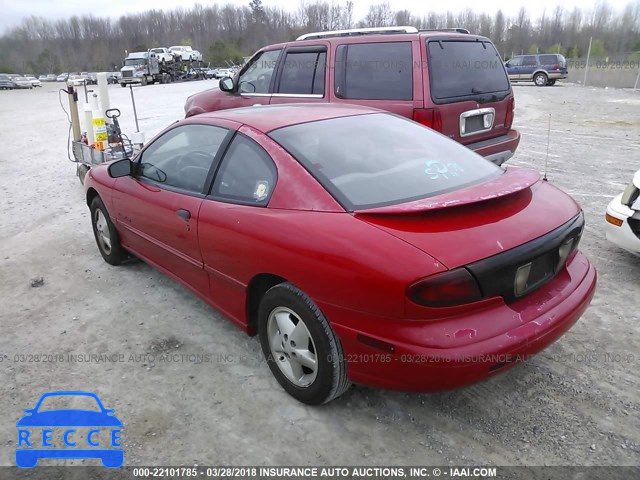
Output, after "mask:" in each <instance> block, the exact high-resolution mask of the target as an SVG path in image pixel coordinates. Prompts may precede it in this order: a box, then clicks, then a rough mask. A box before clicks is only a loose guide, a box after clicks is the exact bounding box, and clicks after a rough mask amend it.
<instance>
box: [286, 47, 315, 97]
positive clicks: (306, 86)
mask: <svg viewBox="0 0 640 480" xmlns="http://www.w3.org/2000/svg"><path fill="white" fill-rule="evenodd" d="M326 62H327V52H325V51H318V52H289V53H287V56H286V57H285V60H284V63H283V65H282V74H281V76H280V82H279V85H278V88H277V90H276V91H277V92H278V93H291V94H298V95H324V72H325V68H326Z"/></svg>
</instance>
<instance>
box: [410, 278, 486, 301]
mask: <svg viewBox="0 0 640 480" xmlns="http://www.w3.org/2000/svg"><path fill="white" fill-rule="evenodd" d="M407 295H408V296H409V298H410V299H411V300H412V301H413V302H415V303H417V304H419V305H424V306H426V307H453V306H456V305H464V304H466V303H472V302H477V301H478V300H482V293H481V292H480V287H479V286H478V283H477V282H476V280H475V279H474V278H473V276H472V275H471V273H469V271H468V270H467V269H466V268H457V269H455V270H449V271H447V272H442V273H438V274H436V275H431V276H430V277H425V278H423V279H421V280H418V281H417V282H415V283H413V284H412V285H411V286H410V287H409V289H408V291H407Z"/></svg>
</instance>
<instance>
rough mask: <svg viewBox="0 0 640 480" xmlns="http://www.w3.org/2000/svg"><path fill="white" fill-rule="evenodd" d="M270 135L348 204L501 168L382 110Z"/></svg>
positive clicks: (394, 197) (423, 191)
mask: <svg viewBox="0 0 640 480" xmlns="http://www.w3.org/2000/svg"><path fill="white" fill-rule="evenodd" d="M269 135H270V136H271V137H272V138H273V139H274V140H276V141H277V142H278V143H280V144H281V145H282V146H283V147H284V148H286V149H287V150H288V151H289V152H290V153H291V154H292V155H293V156H294V157H296V158H297V159H298V161H300V163H302V164H303V165H304V166H305V168H307V170H309V172H311V174H312V175H313V176H314V177H316V178H317V179H318V181H319V182H320V183H322V185H323V186H324V187H325V188H326V189H327V190H328V191H329V192H330V193H331V194H332V195H333V196H334V197H335V198H336V199H337V200H338V201H339V202H340V203H341V204H342V205H343V206H344V207H345V208H346V209H347V210H358V209H364V208H373V207H379V206H384V205H393V204H399V203H404V202H409V201H413V200H418V199H421V198H426V197H431V196H434V195H438V194H441V193H445V192H448V191H451V190H456V189H460V188H463V187H465V186H468V185H472V184H475V183H478V182H480V181H483V180H485V179H488V178H493V177H495V176H498V175H500V174H501V172H502V170H501V169H500V168H499V167H497V166H496V165H494V164H492V163H491V162H489V161H487V160H485V159H484V158H482V157H481V156H479V155H477V154H475V153H474V152H472V151H471V150H469V149H467V148H466V147H463V146H462V145H460V144H458V143H455V142H454V141H452V140H449V139H448V138H446V137H444V136H443V135H440V134H438V133H436V132H434V131H433V130H430V129H428V128H426V127H423V126H421V125H418V124H417V123H414V122H411V121H409V120H405V119H403V118H400V117H397V116H395V115H392V114H387V113H376V114H370V115H357V116H351V117H342V118H334V119H330V120H322V121H318V122H310V123H304V124H300V125H293V126H290V127H285V128H281V129H278V130H275V131H273V132H271V133H270V134H269Z"/></svg>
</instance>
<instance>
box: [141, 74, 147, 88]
mask: <svg viewBox="0 0 640 480" xmlns="http://www.w3.org/2000/svg"><path fill="white" fill-rule="evenodd" d="M142 86H143V87H146V86H147V77H146V76H145V77H142Z"/></svg>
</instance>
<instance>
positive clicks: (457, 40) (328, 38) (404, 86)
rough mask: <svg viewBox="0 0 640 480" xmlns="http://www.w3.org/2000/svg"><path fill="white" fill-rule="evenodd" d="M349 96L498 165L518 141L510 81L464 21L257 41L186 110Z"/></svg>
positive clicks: (483, 39)
mask: <svg viewBox="0 0 640 480" xmlns="http://www.w3.org/2000/svg"><path fill="white" fill-rule="evenodd" d="M300 102H305V103H309V102H319V103H350V104H357V105H363V106H368V107H376V108H380V109H384V110H387V111H390V112H393V113H396V114H398V115H402V116H404V117H407V118H410V119H413V120H415V121H417V122H419V123H421V124H423V125H426V126H428V127H431V128H432V129H434V130H436V131H438V132H441V133H442V134H444V135H446V136H448V137H450V138H452V139H453V140H456V141H457V142H459V143H462V144H463V145H465V146H467V147H468V148H470V149H471V150H474V151H475V152H476V153H479V154H480V155H482V156H484V157H485V158H487V159H488V160H491V161H492V162H494V163H496V164H498V165H500V164H502V163H504V162H505V161H506V160H508V159H509V158H511V156H512V155H513V154H514V152H515V151H516V148H517V147H518V143H519V142H520V134H519V133H518V132H517V131H516V130H514V129H512V128H511V125H512V123H513V110H514V107H515V103H514V96H513V91H512V89H511V84H510V82H509V78H508V76H507V73H506V71H505V69H504V65H503V62H502V59H501V58H500V56H499V54H498V52H497V50H496V48H495V46H494V45H493V43H491V41H490V40H489V39H488V38H486V37H482V36H478V35H472V34H469V33H468V32H467V31H466V30H464V29H447V30H438V31H418V30H416V29H415V28H413V27H384V28H370V29H355V30H342V31H334V32H319V33H311V34H306V35H302V36H301V37H299V38H298V39H297V40H296V41H294V42H289V43H282V44H278V45H270V46H268V47H265V48H263V49H261V50H259V51H258V52H257V53H256V54H255V55H254V56H253V57H252V58H251V59H250V60H249V61H248V62H247V63H246V65H245V66H244V67H243V68H242V69H241V70H240V71H239V72H238V74H237V75H236V76H235V77H234V78H233V79H231V78H229V77H226V78H223V79H221V80H220V88H219V89H218V88H213V89H210V90H206V91H204V92H200V93H198V94H195V95H193V96H191V97H189V98H188V99H187V102H186V104H185V113H186V116H187V117H190V116H192V115H197V114H199V113H203V112H211V111H215V110H224V109H229V108H237V107H245V106H252V105H257V104H259V105H267V104H278V103H300Z"/></svg>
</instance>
